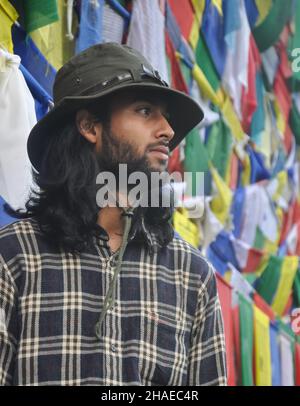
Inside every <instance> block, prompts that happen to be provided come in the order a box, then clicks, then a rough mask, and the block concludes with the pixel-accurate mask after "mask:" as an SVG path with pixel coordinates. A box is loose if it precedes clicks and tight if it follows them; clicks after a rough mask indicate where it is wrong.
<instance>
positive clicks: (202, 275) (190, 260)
mask: <svg viewBox="0 0 300 406" xmlns="http://www.w3.org/2000/svg"><path fill="white" fill-rule="evenodd" d="M169 248H170V249H171V250H174V255H175V256H176V258H178V260H179V261H180V262H181V265H182V267H183V270H184V271H185V272H189V274H190V278H191V279H195V278H196V279H198V280H200V282H201V283H202V284H203V285H205V286H206V285H208V284H209V283H210V282H211V281H213V280H214V279H215V269H214V267H213V266H212V264H211V263H210V262H209V261H208V260H207V259H206V258H205V257H204V256H203V255H202V254H201V252H200V250H198V249H197V248H195V247H193V246H192V245H191V244H189V243H188V242H187V241H185V240H184V239H182V238H181V237H180V236H179V235H178V234H177V233H175V234H174V237H173V240H172V241H171V242H170V244H169ZM177 265H178V266H180V264H179V263H178V264H177Z"/></svg>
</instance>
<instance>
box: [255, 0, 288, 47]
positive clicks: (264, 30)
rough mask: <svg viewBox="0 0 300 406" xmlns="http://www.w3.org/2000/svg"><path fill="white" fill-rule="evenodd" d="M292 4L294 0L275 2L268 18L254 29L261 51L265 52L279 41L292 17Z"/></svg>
mask: <svg viewBox="0 0 300 406" xmlns="http://www.w3.org/2000/svg"><path fill="white" fill-rule="evenodd" d="M262 1H265V0H262ZM292 3H293V0H286V1H282V0H274V1H273V4H272V7H271V9H270V12H269V13H268V15H267V17H266V18H265V19H264V20H263V21H262V23H261V24H259V25H257V26H256V27H255V28H254V31H253V35H254V38H255V41H256V43H257V45H258V48H259V50H260V51H265V50H266V49H268V48H269V47H270V46H271V45H273V44H274V43H275V42H276V41H277V40H278V38H279V36H280V34H281V32H282V30H283V28H284V26H285V24H286V23H287V21H288V19H289V17H290V14H291V10H292Z"/></svg>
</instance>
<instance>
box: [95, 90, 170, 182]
mask: <svg viewBox="0 0 300 406" xmlns="http://www.w3.org/2000/svg"><path fill="white" fill-rule="evenodd" d="M167 118H168V113H167V108H166V106H165V105H164V104H163V103H160V102H159V101H158V100H157V98H155V97H154V96H153V95H150V94H147V93H146V94H141V93H136V94H132V92H131V93H122V94H121V95H118V96H117V97H116V96H115V97H114V98H113V99H112V101H111V104H110V122H109V125H104V126H103V131H102V137H101V141H100V145H99V148H97V149H98V152H97V155H98V162H99V165H100V167H102V168H103V169H105V170H110V171H112V172H115V171H116V170H117V168H118V165H119V164H120V163H122V164H127V168H128V174H130V173H132V172H134V171H143V172H146V173H150V172H153V171H158V172H162V171H164V170H166V169H167V165H168V159H169V146H168V145H169V142H170V140H171V139H172V138H173V136H174V131H173V129H172V128H171V126H170V124H169V123H168V121H167Z"/></svg>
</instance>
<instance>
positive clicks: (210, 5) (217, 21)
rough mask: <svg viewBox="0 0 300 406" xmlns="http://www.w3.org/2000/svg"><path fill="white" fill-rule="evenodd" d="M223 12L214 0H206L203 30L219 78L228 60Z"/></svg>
mask: <svg viewBox="0 0 300 406" xmlns="http://www.w3.org/2000/svg"><path fill="white" fill-rule="evenodd" d="M177 3H178V1H177ZM221 14H222V13H220V10H218V7H216V3H215V2H214V1H213V0H212V1H211V0H206V7H205V10H204V13H203V18H202V25H201V32H202V34H203V38H204V41H205V43H206V46H207V49H208V50H209V53H210V56H211V58H212V61H213V64H214V66H215V68H216V70H217V73H218V77H219V78H221V77H222V75H223V72H224V68H225V61H226V43H225V38H224V21H223V16H222V15H221Z"/></svg>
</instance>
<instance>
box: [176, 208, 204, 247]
mask: <svg viewBox="0 0 300 406" xmlns="http://www.w3.org/2000/svg"><path fill="white" fill-rule="evenodd" d="M173 223H174V229H175V230H176V231H177V232H178V234H179V235H180V236H181V237H182V238H183V239H184V240H185V241H187V242H189V243H190V244H191V245H193V246H194V247H195V248H198V246H199V229H198V227H197V226H196V224H195V223H193V222H192V221H191V220H190V219H189V217H188V213H187V211H186V210H185V209H181V211H179V210H176V211H175V213H174V216H173Z"/></svg>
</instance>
